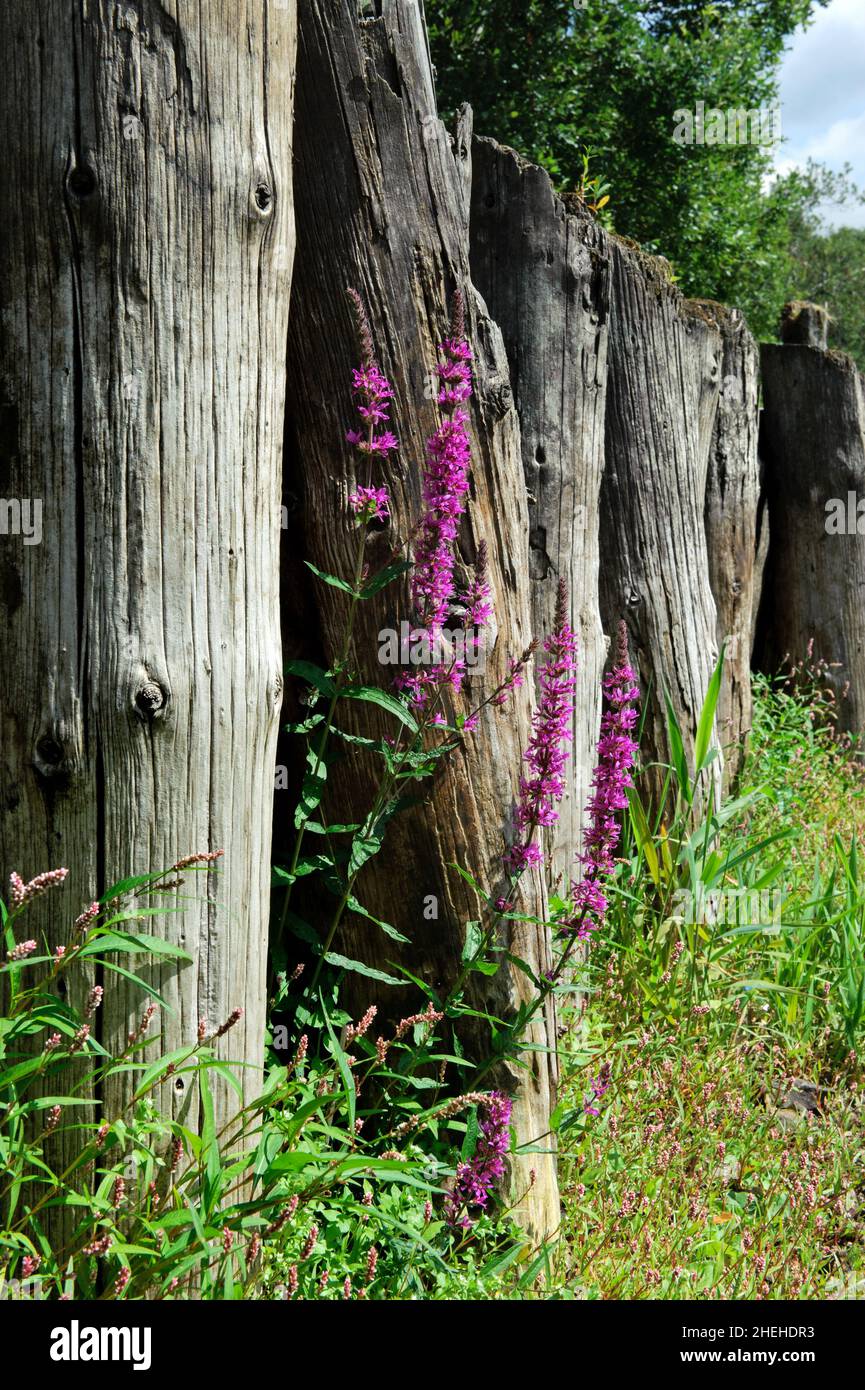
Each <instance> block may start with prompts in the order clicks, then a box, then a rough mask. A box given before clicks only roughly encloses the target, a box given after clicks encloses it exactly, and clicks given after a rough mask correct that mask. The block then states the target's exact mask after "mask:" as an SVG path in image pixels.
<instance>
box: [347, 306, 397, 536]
mask: <svg viewBox="0 0 865 1390" xmlns="http://www.w3.org/2000/svg"><path fill="white" fill-rule="evenodd" d="M348 297H349V299H350V301H351V306H352V310H353V312H354V317H355V324H356V327H357V334H358V339H359V342H360V352H361V365H360V366H359V367H355V368H354V370H353V371H352V374H351V383H352V390H353V392H354V396H355V403H356V408H357V413H358V415H359V416H360V419H361V423H362V425H363V428H362V429H360V430H349V431H348V433H347V434H346V440H347V441H348V443H349V444H351V446H352V447H353V448H355V449H357V450H358V452H359V453H360V454H362V455H365V456H366V457H367V459H368V460H369V461H370V462H371V461H372V459H373V458H378V459H381V460H382V461H383V460H385V459H386V458H387V456H388V454H390V453H392V452H393V450H394V449H398V448H399V441H398V439H397V438H396V435H395V434H392V433H391V431H390V430H387V429H385V430H383V429H382V428H381V426H382V425H386V424H388V423H389V421H390V414H389V402H390V401H391V400H392V399H393V395H394V391H393V387H392V386H391V384H390V382H389V381H388V379H387V377H386V376H385V375H384V374H383V372H382V371H381V369H380V367H379V365H378V363H377V362H376V360H375V352H374V348H373V342H372V330H371V328H370V326H369V319H368V318H367V314H366V309H365V308H364V306H363V300H362V299H361V297H360V295H359V294H358V292H357V290H349V291H348ZM348 502H349V506H350V507H351V510H352V511H353V512H354V514H355V516H356V517H357V518H358V520H359V521H361V522H368V521H372V520H373V519H375V520H376V521H386V520H387V518H388V516H389V515H390V497H389V495H388V490H387V488H386V487H373V486H372V482H371V479H370V480H369V485H368V486H365V487H360V486H359V487H356V488H355V490H354V492H353V493H351V495H350V497H349V499H348Z"/></svg>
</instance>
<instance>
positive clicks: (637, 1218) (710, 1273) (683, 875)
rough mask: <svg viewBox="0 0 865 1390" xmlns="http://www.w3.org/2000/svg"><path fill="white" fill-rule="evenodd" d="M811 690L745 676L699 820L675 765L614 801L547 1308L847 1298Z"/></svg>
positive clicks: (850, 1167)
mask: <svg viewBox="0 0 865 1390" xmlns="http://www.w3.org/2000/svg"><path fill="white" fill-rule="evenodd" d="M826 675H827V668H826V666H825V663H815V664H811V663H810V662H809V661H808V660H805V661H803V662H801V663H799V664H798V665H797V666H796V667H795V668H794V670H793V672H792V673H786V674H785V675H784V676H783V677H779V678H778V679H777V680H768V679H766V678H764V677H756V678H755V711H754V729H753V735H752V743H751V747H750V751H749V756H748V759H747V763H746V766H745V769H744V772H743V774H742V779H741V782H742V786H741V789H740V791H739V793H738V794H737V795H736V796H735V797H733V798H732V799H730V800H728V801H727V802H726V803H725V804H724V805H723V806H722V807H721V809H720V810H718V811H711V812H708V813H706V814H705V815H704V816H702V817H700V816H698V817H697V818H696V819H695V818H694V816H693V814H692V813H691V806H692V804H693V802H694V797H693V783H692V782H691V780H690V778H688V773H687V768H686V767H685V769H684V773H680V772H678V771H677V770H676V769H675V768H673V769H671V771H670V778H669V782H668V795H667V799H666V802H665V805H664V806H663V807H662V808H660V809H658V810H657V811H656V812H655V814H654V815H652V813H651V811H650V809H649V808H648V807H647V806H645V805H644V804H643V803H642V801H641V799H640V796H639V793H638V792H637V793H634V795H633V796H632V801H631V813H630V826H629V836H628V837H626V839H625V841H624V843H623V861H622V864H621V868H620V873H619V877H618V882H617V886H616V889H615V891H614V893H613V901H612V904H611V908H610V911H609V913H608V917H607V922H606V928H605V931H604V934H603V936H602V937H601V938H600V939H598V940H597V941H596V942H595V944H594V948H593V951H592V956H591V959H590V961H589V962H588V963H587V965H586V966H585V967H584V968H583V972H582V982H583V985H584V987H585V989H586V990H587V991H588V994H589V1008H588V1010H587V1011H586V1012H585V1013H583V1014H582V1015H576V1016H572V1027H571V1030H570V1035H569V1036H570V1053H569V1054H568V1050H567V1047H566V1048H565V1050H564V1051H565V1057H566V1060H565V1061H564V1064H563V1066H564V1078H563V1084H562V1088H561V1099H560V1102H559V1105H558V1107H557V1110H556V1113H555V1116H554V1127H555V1128H556V1130H557V1133H558V1136H559V1152H560V1164H561V1173H560V1176H561V1182H562V1196H563V1203H564V1210H565V1225H564V1231H563V1240H562V1245H561V1248H560V1249H559V1250H558V1251H557V1252H556V1263H555V1267H554V1271H553V1276H552V1280H551V1286H550V1289H549V1293H550V1295H551V1296H571V1297H573V1296H575V1292H576V1295H577V1296H581V1297H586V1298H599V1297H600V1298H654V1299H658V1298H660V1299H691V1298H698V1299H702V1298H706V1299H715V1298H722V1299H736V1298H741V1299H754V1298H763V1297H771V1298H780V1299H785V1298H792V1299H801V1298H825V1297H830V1296H831V1297H836V1298H837V1297H854V1296H858V1297H861V1293H862V1289H863V1288H865V1243H863V1239H862V1227H861V1220H860V1212H861V1203H860V1197H859V1194H858V1187H857V1184H858V1178H857V1173H858V1170H859V1165H860V1162H861V1101H860V1098H859V1097H860V1093H861V1088H862V1084H863V1067H862V1062H861V1060H860V1057H861V1052H862V1046H863V1039H865V1013H863V997H865V952H863V944H865V872H863V865H862V856H861V850H860V847H859V846H860V843H861V837H862V830H863V826H865V777H863V770H862V764H861V762H860V760H859V754H858V750H857V749H856V748H855V747H853V746H851V744H850V743H849V741H845V740H842V739H839V738H838V737H837V736H836V735H835V732H834V727H833V725H834V715H835V707H834V704H835V702H834V698H833V696H832V694H831V690H830V687H829V686H828V685H827V682H826ZM708 703H711V701H709V702H708ZM682 775H684V777H685V778H686V779H687V781H686V783H685V785H682V783H681V781H680V777H681V776H682ZM605 1066H606V1067H607V1068H608V1069H609V1073H608V1075H607V1076H606V1077H605V1079H604V1081H603V1084H602V1085H601V1086H600V1087H598V1088H596V1087H593V1082H597V1078H598V1077H599V1076H602V1068H603V1067H605ZM598 1090H600V1097H599V1096H598Z"/></svg>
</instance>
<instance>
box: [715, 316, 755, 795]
mask: <svg viewBox="0 0 865 1390" xmlns="http://www.w3.org/2000/svg"><path fill="white" fill-rule="evenodd" d="M702 302H704V303H705V301H702ZM711 307H712V311H713V312H712V317H713V318H714V321H715V323H716V325H717V327H718V329H719V331H720V333H721V339H722V352H723V356H722V360H721V382H720V392H719V396H718V409H717V413H716V415H715V423H714V428H713V431H712V444H711V448H710V450H709V471H708V475H707V479H706V505H705V519H706V545H707V549H708V556H709V583H710V584H711V587H712V594H713V596H714V599H715V607H716V609H717V615H718V629H717V636H718V643H719V644H720V643H721V642H725V643H726V648H725V653H726V654H725V660H724V673H723V679H722V683H721V693H720V698H719V701H718V713H717V728H718V738H719V740H720V743H721V746H722V748H723V750H724V781H725V785H726V786H727V787H730V786H732V784H733V782H734V780H735V778H736V775H737V773H738V772H739V769H740V768H741V765H742V759H743V756H744V751H745V742H744V740H745V737H746V735H747V733H748V731H749V730H750V728H751V709H752V703H751V642H752V632H753V626H754V615H755V610H756V606H757V602H758V600H759V589H758V581H759V579H760V573H759V571H758V568H757V566H758V540H757V512H758V506H759V499H760V474H759V463H758V457H757V439H758V424H759V412H758V406H757V401H758V395H759V380H760V358H759V353H758V351H757V344H756V343H755V342H754V339H753V337H752V336H751V334H750V333H749V331H748V326H747V324H746V323H745V320H744V318H743V317H742V315H741V314H740V313H739V312H738V311H737V310H735V309H726V308H724V307H723V306H721V305H713V306H711Z"/></svg>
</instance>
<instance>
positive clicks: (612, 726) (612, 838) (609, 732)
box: [568, 622, 640, 940]
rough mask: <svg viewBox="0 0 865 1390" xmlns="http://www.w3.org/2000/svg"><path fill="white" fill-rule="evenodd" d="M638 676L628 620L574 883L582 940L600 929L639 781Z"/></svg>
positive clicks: (612, 676) (609, 686) (609, 690)
mask: <svg viewBox="0 0 865 1390" xmlns="http://www.w3.org/2000/svg"><path fill="white" fill-rule="evenodd" d="M636 679H637V678H636V675H635V673H634V671H633V669H632V667H631V664H630V661H629V659H628V630H627V628H626V626H625V624H624V623H623V622H622V623H620V624H619V638H618V643H617V647H616V657H615V662H614V665H613V668H612V670H611V671H610V672H609V674H608V675H606V676H605V677H604V697H605V699H606V705H607V708H606V710H605V712H604V715H603V717H602V719H601V737H600V740H599V741H598V764H597V767H596V768H595V772H594V776H593V778H592V784H593V786H594V791H593V793H592V798H591V801H590V802H589V814H590V824H589V828H588V830H587V831H586V833H585V836H584V844H585V852H584V853H583V855H582V856H581V858H582V863H583V877H582V880H581V882H579V883H574V884H573V885H572V892H573V901H574V914H573V917H572V918H571V921H570V922H569V924H568V925H569V927H570V929H571V930H573V931H576V933H577V936H578V938H579V939H580V940H585V939H586V938H587V937H588V936H589V934H590V932H593V931H596V930H597V928H598V927H599V926H600V925H601V922H602V921H603V917H604V913H605V912H606V910H607V899H606V897H605V895H604V892H603V888H602V885H603V882H604V879H606V878H608V877H609V875H610V874H611V873H612V872H613V869H614V868H615V862H614V859H613V854H614V851H615V849H616V846H617V845H618V843H619V835H620V833H621V832H620V828H619V821H618V812H619V811H623V810H624V809H625V808H626V807H627V805H628V788H629V787H632V786H633V785H634V784H633V779H632V777H631V768H632V766H633V762H634V755H635V753H636V751H637V744H636V743H635V742H634V740H633V738H632V737H631V731H632V730H633V728H634V726H635V724H636V722H637V711H636V709H635V708H634V702H635V701H636V700H638V699H639V697H640V692H639V689H638V687H637V686H636V684H635V682H636Z"/></svg>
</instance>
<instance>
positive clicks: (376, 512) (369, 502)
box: [348, 487, 390, 521]
mask: <svg viewBox="0 0 865 1390" xmlns="http://www.w3.org/2000/svg"><path fill="white" fill-rule="evenodd" d="M348 504H349V506H350V507H351V509H352V511H353V512H354V514H355V516H356V517H358V519H359V520H360V521H387V519H388V517H389V516H390V497H389V496H388V490H387V488H386V487H358V488H355V490H354V492H353V493H352V494H351V496H350V497H349V499H348Z"/></svg>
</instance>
